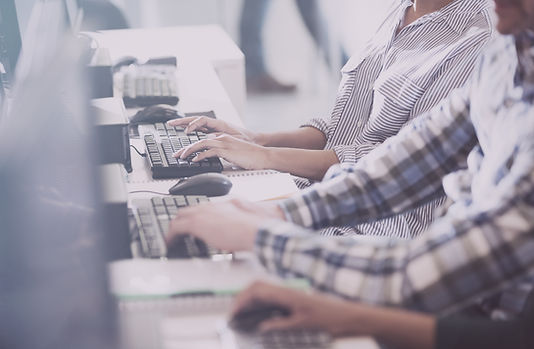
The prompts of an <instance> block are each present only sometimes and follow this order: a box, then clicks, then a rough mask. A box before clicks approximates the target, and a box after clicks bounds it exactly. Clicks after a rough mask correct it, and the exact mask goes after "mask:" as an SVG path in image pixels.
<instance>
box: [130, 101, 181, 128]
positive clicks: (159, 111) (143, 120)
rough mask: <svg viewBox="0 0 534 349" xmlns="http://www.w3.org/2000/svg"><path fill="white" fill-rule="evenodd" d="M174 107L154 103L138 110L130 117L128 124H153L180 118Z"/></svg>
mask: <svg viewBox="0 0 534 349" xmlns="http://www.w3.org/2000/svg"><path fill="white" fill-rule="evenodd" d="M181 117H183V116H181V115H179V114H178V112H177V111H176V109H174V108H173V107H171V106H169V105H166V104H156V105H151V106H148V107H146V108H144V109H141V110H139V111H138V112H137V113H136V114H135V115H134V116H132V118H131V119H130V124H153V123H156V122H167V121H169V120H172V119H177V118H181Z"/></svg>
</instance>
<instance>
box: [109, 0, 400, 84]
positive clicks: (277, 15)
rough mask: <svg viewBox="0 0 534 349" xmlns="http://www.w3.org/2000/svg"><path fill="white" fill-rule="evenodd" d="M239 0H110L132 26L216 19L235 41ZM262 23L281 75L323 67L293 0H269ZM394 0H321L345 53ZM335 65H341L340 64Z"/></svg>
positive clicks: (293, 77) (295, 76)
mask: <svg viewBox="0 0 534 349" xmlns="http://www.w3.org/2000/svg"><path fill="white" fill-rule="evenodd" d="M242 1H246V0H114V2H115V3H117V4H118V5H120V6H121V7H123V8H124V10H125V12H126V14H127V17H128V18H129V20H130V22H131V24H132V25H133V26H135V27H153V26H170V25H185V24H207V23H218V24H220V25H222V26H223V27H224V28H225V29H226V30H227V31H228V33H229V34H230V35H231V36H232V38H234V40H235V41H236V42H238V41H239V37H238V22H239V16H240V13H241V6H242ZM272 1H273V4H272V6H271V8H270V12H269V13H268V17H267V21H266V27H265V32H264V33H265V43H264V45H265V52H266V55H267V57H266V62H267V64H268V66H269V68H270V69H271V71H272V72H273V74H274V75H275V76H277V77H279V78H280V79H281V80H284V81H294V82H295V81H296V82H300V85H301V86H302V85H309V84H310V83H311V84H313V81H316V80H314V79H313V78H312V77H311V76H310V75H313V74H315V73H314V72H316V71H319V72H320V71H323V72H324V71H325V69H326V67H324V65H323V64H322V61H321V59H320V58H319V55H318V53H317V51H316V48H315V45H314V44H313V41H312V40H311V38H310V37H309V35H308V33H307V31H306V29H305V27H304V25H303V23H302V20H301V19H300V17H299V16H298V11H297V9H296V6H295V3H294V1H292V0H272ZM393 1H397V0H379V1H364V0H322V2H321V7H322V9H323V10H324V12H325V16H326V18H327V22H328V25H329V28H330V31H331V34H332V35H331V37H332V38H337V40H339V42H340V43H341V44H343V45H344V46H345V48H346V51H347V53H349V54H350V53H352V52H354V51H357V50H358V49H361V47H362V46H363V45H364V43H365V42H366V41H367V40H368V39H369V38H370V36H371V35H372V33H373V32H374V31H375V29H376V27H377V26H378V24H379V23H380V22H381V20H382V19H383V18H384V13H385V9H386V8H387V7H388V6H389V5H390V4H391V3H392V2H393ZM338 68H339V67H338Z"/></svg>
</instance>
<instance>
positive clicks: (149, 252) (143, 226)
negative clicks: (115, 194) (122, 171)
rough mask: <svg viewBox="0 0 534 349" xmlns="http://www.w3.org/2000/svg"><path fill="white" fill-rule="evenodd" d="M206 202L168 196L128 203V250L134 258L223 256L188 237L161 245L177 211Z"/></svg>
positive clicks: (180, 237)
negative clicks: (168, 245)
mask: <svg viewBox="0 0 534 349" xmlns="http://www.w3.org/2000/svg"><path fill="white" fill-rule="evenodd" d="M206 201H208V198H207V197H206V196H182V195H176V196H168V197H153V198H151V199H137V200H132V203H131V207H130V209H129V221H130V234H131V249H132V255H133V256H134V257H144V258H161V257H168V258H210V257H213V256H215V255H217V256H219V255H224V254H225V253H222V252H221V251H218V250H215V249H211V248H209V247H208V246H207V245H206V244H205V243H204V242H203V241H202V240H200V239H197V238H194V237H192V236H190V235H181V236H179V237H178V238H177V239H176V240H175V241H174V242H173V244H172V246H170V247H167V246H166V245H165V240H164V236H165V234H166V233H167V230H168V227H169V223H170V221H171V220H172V218H173V217H174V216H175V215H176V213H177V212H178V210H179V209H180V208H183V207H186V206H191V205H197V204H199V203H201V202H206Z"/></svg>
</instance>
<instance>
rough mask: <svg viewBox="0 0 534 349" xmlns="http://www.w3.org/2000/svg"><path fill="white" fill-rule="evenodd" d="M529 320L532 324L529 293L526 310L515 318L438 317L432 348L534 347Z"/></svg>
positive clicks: (533, 303) (533, 305)
mask: <svg viewBox="0 0 534 349" xmlns="http://www.w3.org/2000/svg"><path fill="white" fill-rule="evenodd" d="M532 324H534V297H533V294H532V293H531V294H530V296H529V300H528V301H527V306H526V307H525V310H524V311H523V313H522V314H521V315H520V316H519V318H517V319H515V320H511V321H492V320H488V319H480V318H475V317H465V316H450V317H442V318H439V319H438V321H437V326H436V339H435V342H436V343H435V348H437V349H472V348H484V349H501V348H514V349H528V348H534V331H532Z"/></svg>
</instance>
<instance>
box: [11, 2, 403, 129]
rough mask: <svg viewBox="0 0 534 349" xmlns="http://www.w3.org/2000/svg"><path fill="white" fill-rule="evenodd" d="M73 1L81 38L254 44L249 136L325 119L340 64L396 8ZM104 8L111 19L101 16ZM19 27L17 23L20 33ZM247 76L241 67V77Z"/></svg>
mask: <svg viewBox="0 0 534 349" xmlns="http://www.w3.org/2000/svg"><path fill="white" fill-rule="evenodd" d="M79 1H80V2H81V4H82V6H86V11H85V15H84V16H85V18H84V21H85V20H89V19H88V18H92V23H91V24H89V23H84V27H82V29H86V30H89V29H113V28H120V27H123V26H128V27H131V28H147V27H164V26H176V25H197V24H218V25H220V26H221V27H223V28H224V29H225V30H226V31H227V32H228V33H229V34H230V36H231V37H232V38H233V39H234V41H235V42H236V43H238V44H241V43H242V42H246V41H247V40H248V42H249V43H250V42H251V43H252V44H248V45H244V46H243V45H242V46H241V47H242V49H243V51H244V52H245V56H246V59H247V64H249V63H250V62H252V61H256V62H255V63H253V64H254V65H256V66H257V65H258V64H259V65H263V68H264V69H263V70H264V71H265V73H266V74H268V76H267V79H268V80H267V81H265V79H264V78H260V79H259V82H258V79H256V81H252V82H251V81H250V80H249V81H248V87H249V93H248V98H247V107H246V113H245V118H244V120H243V121H244V122H245V124H246V126H248V127H249V128H251V129H253V130H263V131H276V130H281V129H289V128H294V127H296V126H298V125H300V124H301V123H302V122H304V121H305V120H307V119H308V118H310V117H315V116H318V115H320V116H322V115H325V114H328V113H329V111H330V108H331V106H332V105H333V103H334V99H335V94H336V91H337V87H338V83H339V80H340V74H339V70H340V68H341V67H342V65H343V64H344V61H345V60H346V58H348V57H350V56H351V55H352V54H354V53H357V52H358V50H360V49H362V47H363V46H364V45H365V43H366V42H367V40H369V39H370V37H371V35H372V34H373V33H374V32H375V30H376V29H377V27H378V25H379V24H380V23H381V22H382V21H383V19H384V18H385V15H386V11H387V9H388V7H389V6H390V4H391V3H392V2H393V1H394V0H381V1H364V0H300V1H299V0H79ZM34 2H35V0H21V1H17V6H19V3H20V6H21V7H27V8H28V11H24V10H23V9H21V11H19V12H20V13H29V12H30V11H29V9H30V8H31V6H32V5H33V3H34ZM109 4H111V5H112V6H113V7H114V8H115V9H116V11H117V12H116V13H115V12H114V11H111V12H110V11H109V10H107V11H102V10H101V9H102V6H103V7H104V8H107V6H109ZM245 6H248V8H247V10H246V11H245V12H244V7H245ZM299 9H300V11H299ZM88 12H94V13H95V15H93V16H90V15H89V14H88ZM102 13H108V14H109V18H103V16H102ZM262 19H263V22H262ZM25 20H27V19H25V18H21V19H20V22H21V23H20V26H21V30H22V31H24V28H25V27H26V26H25V24H26V23H25ZM305 20H307V21H308V22H305ZM110 21H111V22H112V24H113V25H112V26H111V27H110ZM306 24H308V26H307V25H306ZM311 31H313V32H314V36H312V35H311ZM242 33H245V36H246V35H249V37H248V38H242V36H243V35H242ZM22 35H23V36H24V32H23V33H22ZM247 47H248V48H247ZM251 51H256V52H251ZM257 61H260V62H259V63H258V62H257ZM249 70H250V69H249V66H247V75H250V71H249ZM256 70H258V68H256ZM277 84H279V85H277Z"/></svg>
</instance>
